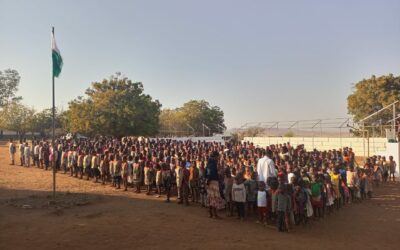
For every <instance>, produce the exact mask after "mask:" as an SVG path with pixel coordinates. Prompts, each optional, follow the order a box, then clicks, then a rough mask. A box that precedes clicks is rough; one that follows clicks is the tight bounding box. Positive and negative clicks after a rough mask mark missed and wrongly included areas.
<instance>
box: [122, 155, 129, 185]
mask: <svg viewBox="0 0 400 250" xmlns="http://www.w3.org/2000/svg"><path fill="white" fill-rule="evenodd" d="M121 176H122V183H123V184H124V191H128V162H127V157H126V155H124V157H122V164H121Z"/></svg>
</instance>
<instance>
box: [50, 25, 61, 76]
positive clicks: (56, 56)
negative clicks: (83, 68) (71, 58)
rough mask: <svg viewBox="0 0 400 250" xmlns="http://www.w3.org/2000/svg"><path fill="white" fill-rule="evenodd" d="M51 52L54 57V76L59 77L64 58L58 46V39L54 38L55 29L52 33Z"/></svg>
mask: <svg viewBox="0 0 400 250" xmlns="http://www.w3.org/2000/svg"><path fill="white" fill-rule="evenodd" d="M51 54H52V58H53V77H58V76H59V75H60V73H61V68H62V66H63V60H62V57H61V54H60V51H59V50H58V48H57V44H56V39H55V38H54V31H53V32H52V33H51Z"/></svg>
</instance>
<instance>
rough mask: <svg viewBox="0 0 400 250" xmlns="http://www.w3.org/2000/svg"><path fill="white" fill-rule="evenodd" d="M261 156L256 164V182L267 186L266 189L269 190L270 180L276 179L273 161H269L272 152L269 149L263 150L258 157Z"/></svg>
mask: <svg viewBox="0 0 400 250" xmlns="http://www.w3.org/2000/svg"><path fill="white" fill-rule="evenodd" d="M261 154H262V156H263V157H261V158H260V159H259V160H258V162H257V173H258V181H262V182H264V183H265V184H267V185H266V189H267V190H269V188H270V182H271V179H272V178H276V177H277V170H276V168H275V164H274V161H273V160H272V159H271V158H272V151H271V150H270V149H267V150H263V151H262V153H260V156H261Z"/></svg>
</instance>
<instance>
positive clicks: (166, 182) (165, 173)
mask: <svg viewBox="0 0 400 250" xmlns="http://www.w3.org/2000/svg"><path fill="white" fill-rule="evenodd" d="M162 185H163V186H164V189H165V194H166V195H167V200H166V202H169V198H170V196H171V185H172V175H171V170H170V168H169V166H168V165H167V164H166V163H163V164H162Z"/></svg>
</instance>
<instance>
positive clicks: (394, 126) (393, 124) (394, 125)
mask: <svg viewBox="0 0 400 250" xmlns="http://www.w3.org/2000/svg"><path fill="white" fill-rule="evenodd" d="M392 131H393V132H392V133H393V134H396V103H393V121H392Z"/></svg>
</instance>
